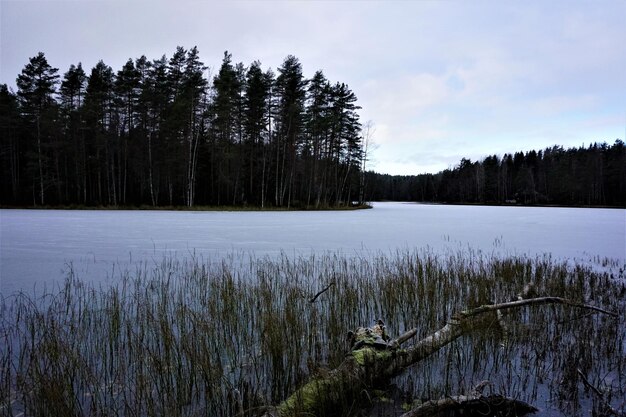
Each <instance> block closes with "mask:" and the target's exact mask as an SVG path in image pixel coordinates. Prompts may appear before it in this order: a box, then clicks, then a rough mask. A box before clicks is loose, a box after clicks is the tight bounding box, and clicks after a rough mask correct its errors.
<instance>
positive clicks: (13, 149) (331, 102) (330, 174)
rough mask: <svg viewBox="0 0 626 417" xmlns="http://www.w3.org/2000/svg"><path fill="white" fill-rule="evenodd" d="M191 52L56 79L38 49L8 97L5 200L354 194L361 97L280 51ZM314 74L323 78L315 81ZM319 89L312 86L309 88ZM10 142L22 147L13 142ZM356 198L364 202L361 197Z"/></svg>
mask: <svg viewBox="0 0 626 417" xmlns="http://www.w3.org/2000/svg"><path fill="white" fill-rule="evenodd" d="M207 69H208V68H207V67H206V66H205V65H204V64H203V63H202V62H201V61H200V58H199V52H198V49H197V48H196V47H194V48H191V49H189V50H186V49H185V48H183V47H177V48H176V50H175V51H174V54H173V55H172V56H171V57H170V58H169V59H168V58H167V57H166V56H163V57H162V58H160V59H157V60H154V61H149V60H148V59H147V58H146V57H145V56H142V57H140V58H138V59H136V60H132V59H129V60H128V61H127V62H126V63H125V64H124V66H123V67H122V69H120V70H119V71H117V72H114V71H113V69H112V68H111V67H109V66H107V65H106V64H105V63H104V62H102V61H100V62H99V63H98V64H97V65H96V66H95V67H94V68H93V69H92V70H91V71H90V73H89V76H86V74H85V72H84V71H83V69H82V66H81V64H78V65H77V66H74V65H72V66H71V67H70V68H69V70H68V71H67V72H66V73H65V74H64V77H63V80H62V83H61V87H60V89H59V90H58V91H57V90H56V89H55V85H56V82H57V78H58V77H57V76H56V71H57V70H56V69H54V68H51V67H50V66H49V65H48V64H47V61H46V58H45V56H44V55H43V53H40V54H39V55H37V56H36V57H34V58H32V59H31V61H30V62H29V64H28V65H26V67H25V68H24V71H23V73H22V74H21V75H20V77H19V78H18V88H19V91H18V94H17V99H18V100H14V99H13V97H15V96H14V95H13V94H12V93H11V92H9V91H8V90H7V89H5V90H6V91H4V90H3V96H2V100H3V102H2V103H3V106H8V108H7V111H6V112H3V114H2V121H1V123H2V125H1V126H0V127H1V128H2V129H3V132H4V131H6V132H7V133H6V135H3V143H2V146H3V148H2V154H1V158H2V165H3V169H4V171H5V174H6V175H3V176H2V178H1V179H0V182H1V185H0V186H1V189H2V196H1V200H0V203H2V204H4V205H37V204H41V205H43V204H48V205H74V204H79V205H83V206H140V205H152V206H163V205H168V206H183V205H184V206H188V207H192V206H196V205H210V206H225V205H228V206H246V205H252V206H260V207H265V206H276V207H294V206H295V207H304V206H306V207H308V206H315V207H331V206H332V207H335V206H346V205H349V204H351V203H352V202H353V201H356V200H357V199H359V198H358V197H357V195H358V191H359V190H358V182H359V176H360V164H359V163H358V162H359V158H360V156H359V155H360V152H361V150H360V148H361V146H362V138H361V126H360V123H359V115H358V113H357V110H358V109H359V107H358V106H357V105H356V96H355V95H354V93H353V92H352V91H350V90H349V89H348V87H347V86H346V85H345V84H343V83H337V84H336V85H335V86H334V87H331V86H330V83H329V82H328V81H327V80H326V79H325V78H324V77H323V75H321V72H318V73H317V74H316V76H315V77H314V80H313V81H312V85H316V86H317V87H318V89H317V90H316V89H314V88H311V89H307V85H308V84H309V81H308V80H307V79H306V78H304V76H303V72H302V65H301V64H300V62H299V61H298V59H297V58H296V57H294V56H291V55H290V56H288V57H287V58H286V59H285V60H284V62H283V64H282V66H281V67H280V68H278V76H277V77H276V76H275V75H274V73H273V72H272V71H271V70H268V71H265V72H264V71H263V70H262V69H261V64H260V63H259V62H253V63H252V64H251V65H250V66H249V67H247V68H246V67H245V66H244V65H243V64H242V63H234V62H233V61H232V56H231V55H230V54H229V53H228V52H226V53H225V54H224V60H223V62H222V65H221V67H220V69H219V71H218V73H217V74H216V75H215V76H214V77H210V76H209V73H208V72H207ZM320 76H321V78H320ZM318 90H319V91H318ZM18 145H19V146H18ZM360 200H362V199H360Z"/></svg>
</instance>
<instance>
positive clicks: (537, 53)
mask: <svg viewBox="0 0 626 417" xmlns="http://www.w3.org/2000/svg"><path fill="white" fill-rule="evenodd" d="M0 1H1V9H0V14H1V16H0V32H1V33H0V35H1V39H0V60H1V62H0V83H7V84H9V86H12V87H13V88H15V78H16V77H17V75H18V74H19V73H20V71H21V70H22V68H23V67H24V65H25V64H26V63H27V62H28V59H29V58H30V57H32V56H34V55H36V54H37V52H39V51H41V52H44V53H45V54H46V57H47V58H48V62H49V63H50V64H51V65H52V66H54V67H57V68H59V73H60V75H62V74H63V73H64V72H66V71H67V69H68V68H69V66H70V64H76V63H78V62H82V64H83V67H84V68H85V70H86V71H87V72H88V71H89V70H90V69H91V67H93V66H94V65H95V64H96V63H97V61H98V60H100V59H102V60H104V62H105V63H106V64H108V65H110V66H111V67H113V69H114V70H115V71H117V70H119V69H121V67H122V65H123V64H124V62H125V61H126V60H127V59H128V58H133V59H134V58H138V57H139V56H141V55H146V56H147V57H148V58H150V59H154V58H158V57H160V56H161V55H163V54H166V55H167V56H168V57H170V56H171V55H172V53H173V51H174V50H175V48H176V46H178V45H180V46H183V47H185V48H191V47H193V46H198V49H199V51H200V57H201V59H202V60H203V61H204V63H205V64H207V65H209V66H210V67H211V68H213V69H215V68H217V67H219V65H220V64H221V60H222V56H223V52H224V51H225V50H228V51H229V52H231V53H232V55H233V60H234V61H235V62H243V63H244V64H245V65H248V64H250V63H251V62H252V61H254V60H260V61H261V63H262V65H263V67H264V68H269V67H271V68H273V69H275V68H277V67H278V66H280V65H281V63H282V61H283V59H284V58H285V57H286V56H287V55H288V54H292V55H295V56H296V57H298V58H299V59H300V61H301V63H302V65H303V68H304V73H305V76H307V77H310V76H312V75H313V73H314V72H315V71H316V70H318V69H322V70H323V71H324V73H325V75H326V77H327V78H328V79H329V80H330V81H332V82H336V81H340V82H345V83H346V84H348V85H349V86H350V88H351V89H352V90H353V91H354V92H355V93H356V95H357V97H358V98H359V104H360V105H361V106H362V107H363V109H362V110H361V118H362V121H363V122H366V121H368V120H371V121H372V122H373V123H374V125H375V132H374V135H373V139H374V142H375V143H376V144H377V146H378V147H377V149H376V150H375V152H374V154H373V161H372V167H373V168H374V169H375V170H376V171H379V172H384V173H390V174H418V173H423V172H437V171H439V170H442V169H445V168H448V167H452V166H455V165H457V164H458V162H459V161H460V159H461V158H462V157H469V158H471V159H472V160H475V159H482V158H483V157H485V156H487V155H490V154H497V155H502V154H504V153H506V152H515V151H518V150H531V149H537V150H538V149H543V148H545V147H547V146H551V145H554V144H559V145H563V146H565V147H570V146H580V145H582V144H585V145H586V144H589V143H590V142H595V141H598V142H600V141H607V142H609V143H613V142H614V141H615V139H617V138H620V139H622V140H623V139H624V135H625V131H626V46H625V45H626V0H603V1H589V2H583V1H575V0H568V1H555V0H550V1H543V0H541V1H532V0H531V1H496V0H492V1H465V0H463V1H461V0H459V1H455V0H446V1H424V0H421V1H397V2H394V1H384V2H373V1H354V2H352V1H329V2H323V1H285V2H270V1H262V0H255V1H241V2H236V1H185V0H177V1H164V0H151V1H132V0H102V1H98V0H82V1H80V0H75V1H69V0H67V1H59V0H47V1H32V0H19V1H5V0H0ZM214 72H215V71H214Z"/></svg>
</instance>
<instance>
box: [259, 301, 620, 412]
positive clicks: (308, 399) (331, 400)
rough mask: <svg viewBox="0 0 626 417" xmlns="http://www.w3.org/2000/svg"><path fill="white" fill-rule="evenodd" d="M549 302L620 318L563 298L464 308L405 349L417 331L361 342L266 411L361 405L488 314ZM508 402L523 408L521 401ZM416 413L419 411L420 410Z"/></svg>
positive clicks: (329, 409) (482, 323)
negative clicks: (383, 341) (381, 342)
mask: <svg viewBox="0 0 626 417" xmlns="http://www.w3.org/2000/svg"><path fill="white" fill-rule="evenodd" d="M545 304H563V305H568V306H572V307H576V308H582V309H587V310H591V311H595V312H599V313H603V314H608V315H610V316H614V317H617V314H616V313H613V312H610V311H607V310H604V309H601V308H598V307H595V306H591V305H585V304H580V303H576V302H573V301H570V300H567V299H565V298H560V297H539V298H530V299H518V300H516V301H511V302H506V303H499V304H489V305H482V306H479V307H476V308H472V309H469V310H464V311H461V312H460V313H457V314H455V315H453V316H452V317H451V318H450V319H449V320H448V322H447V323H446V324H445V326H443V327H442V328H440V329H439V330H437V331H435V332H434V333H432V334H430V335H429V336H427V337H425V338H423V339H422V340H419V341H418V342H416V343H415V344H414V345H413V346H411V347H408V348H406V349H401V345H402V344H404V343H405V342H407V341H408V340H410V339H412V338H413V337H415V336H416V335H417V329H412V330H409V331H407V332H405V333H404V334H402V335H400V336H399V337H397V338H396V339H393V340H389V341H388V342H387V348H385V349H381V347H380V346H379V345H376V344H362V345H360V346H358V348H356V349H353V350H352V351H351V352H350V353H349V354H348V355H347V356H346V358H345V359H344V361H343V362H342V363H341V364H340V365H339V366H338V367H337V368H335V369H333V370H331V371H328V372H327V373H325V374H324V375H320V376H316V377H313V379H312V380H310V381H309V382H308V383H306V384H305V385H303V386H302V387H300V388H299V389H298V390H296V392H294V393H293V394H292V395H291V396H290V397H289V398H287V399H286V400H285V401H283V403H281V404H280V405H278V406H276V407H273V408H271V409H270V410H267V415H269V416H280V417H284V416H299V415H315V416H323V415H336V414H337V410H341V409H345V408H346V407H356V406H355V404H357V403H358V399H359V398H362V397H363V394H366V393H368V392H369V391H370V390H372V389H374V388H377V387H384V386H385V385H386V384H387V383H388V382H389V381H390V380H391V379H392V378H393V377H395V376H398V375H400V374H401V373H402V372H404V370H405V369H407V368H408V367H410V366H412V365H414V364H416V363H418V362H420V361H421V360H423V359H425V358H427V357H429V356H430V355H432V354H433V353H435V352H437V351H438V350H439V349H441V348H443V347H444V346H446V345H448V344H449V343H451V342H453V341H454V340H456V339H458V338H459V337H461V336H462V335H464V334H468V333H471V332H472V331H475V330H478V329H480V328H482V327H484V326H485V325H486V324H487V321H488V320H485V318H489V315H491V318H492V319H496V320H497V317H498V316H499V315H500V313H499V312H500V311H504V310H510V309H516V308H521V307H526V306H537V305H545ZM481 398H482V401H485V398H486V397H479V396H473V397H472V396H469V397H465V398H464V397H461V396H459V397H456V400H455V399H454V398H453V399H449V400H446V399H443V400H437V401H443V402H441V403H439V405H441V406H443V405H444V404H445V403H446V401H448V403H449V404H450V405H452V404H453V403H455V404H456V406H458V404H459V402H462V401H481ZM494 399H496V400H502V401H515V400H510V399H507V398H504V397H499V398H492V400H494ZM509 404H512V405H520V406H521V404H515V403H509ZM529 407H532V406H529ZM357 408H358V407H357ZM414 411H415V412H418V411H417V410H414ZM420 415H428V414H419V413H418V414H410V413H409V414H407V416H420Z"/></svg>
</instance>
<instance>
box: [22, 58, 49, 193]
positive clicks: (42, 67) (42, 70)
mask: <svg viewBox="0 0 626 417" xmlns="http://www.w3.org/2000/svg"><path fill="white" fill-rule="evenodd" d="M58 71H59V70H58V69H57V68H52V67H51V66H50V64H48V60H47V59H46V57H45V55H44V54H43V52H39V53H38V54H37V56H35V57H33V58H31V59H30V60H29V63H28V64H26V66H25V67H24V69H22V73H21V74H20V75H19V76H18V77H17V88H18V92H17V97H18V99H19V102H20V106H21V110H22V114H23V115H24V117H25V118H26V120H27V121H28V122H29V123H30V124H32V125H34V130H35V149H36V155H37V162H36V165H37V171H38V178H37V179H38V180H39V202H40V204H42V205H43V204H44V203H45V190H46V186H47V184H46V183H47V181H48V172H47V166H46V162H47V159H48V158H47V155H46V154H45V153H44V152H45V150H46V149H45V148H46V145H47V143H45V140H46V139H49V136H50V132H51V130H52V129H51V127H50V126H49V123H46V122H48V121H49V120H50V116H51V113H52V111H53V110H54V108H55V105H56V102H55V101H54V94H55V92H56V89H55V86H56V84H57V82H58V79H59V76H58V75H57V72H58ZM35 179H36V178H35V177H33V184H34V182H35Z"/></svg>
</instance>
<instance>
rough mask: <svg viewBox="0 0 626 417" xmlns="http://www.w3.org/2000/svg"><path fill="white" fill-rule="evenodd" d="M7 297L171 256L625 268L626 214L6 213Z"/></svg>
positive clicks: (386, 210) (418, 210)
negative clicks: (406, 257)
mask: <svg viewBox="0 0 626 417" xmlns="http://www.w3.org/2000/svg"><path fill="white" fill-rule="evenodd" d="M0 233H1V245H0V292H2V293H4V294H9V293H12V292H14V291H17V290H24V291H30V290H32V289H33V287H34V286H37V287H38V288H41V287H42V286H43V285H51V284H52V283H54V282H58V281H60V280H61V279H62V278H63V276H64V272H63V271H64V269H65V268H66V265H67V264H68V263H71V264H72V265H73V267H74V269H75V271H76V272H77V274H78V276H79V277H80V278H82V279H87V280H94V281H104V280H106V279H107V278H106V277H107V275H108V274H110V273H111V272H112V271H113V265H114V264H115V265H116V268H119V267H120V266H121V267H124V266H127V265H128V264H129V263H131V262H137V261H147V262H152V261H155V262H158V261H160V260H161V259H162V257H163V255H164V254H175V255H176V256H180V257H183V256H192V255H193V254H195V256H200V257H202V258H204V259H208V258H212V259H213V258H215V257H218V258H219V257H222V256H225V255H229V254H231V255H232V254H233V253H241V252H245V253H249V252H250V253H254V255H256V256H265V255H269V256H274V255H277V254H279V253H281V252H284V253H285V254H287V255H290V256H291V255H294V256H297V255H304V256H307V255H310V254H311V253H320V252H328V251H332V252H337V251H339V252H342V253H344V254H346V255H352V254H361V255H362V254H368V253H377V252H383V253H388V252H392V251H395V250H396V249H413V248H422V247H425V246H428V247H430V248H431V249H432V250H434V251H444V250H448V249H453V250H455V249H459V248H467V247H471V248H473V249H476V250H481V251H483V252H487V253H492V252H494V253H498V254H518V255H519V254H529V255H531V256H534V255H535V254H544V253H550V254H551V255H552V256H553V257H554V258H562V259H572V260H580V261H584V262H586V261H590V260H592V259H593V258H594V257H599V258H611V259H616V260H618V261H619V262H620V264H624V262H626V210H621V209H585V208H553V207H550V208H542V207H485V206H445V205H427V204H414V203H375V205H374V209H372V210H357V211H293V212H284V211H281V212H273V211H266V212H261V211H252V212H219V211H209V212H192V211H95V210H94V211H90V210H86V211H82V210H81V211H65V210H1V211H0Z"/></svg>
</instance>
